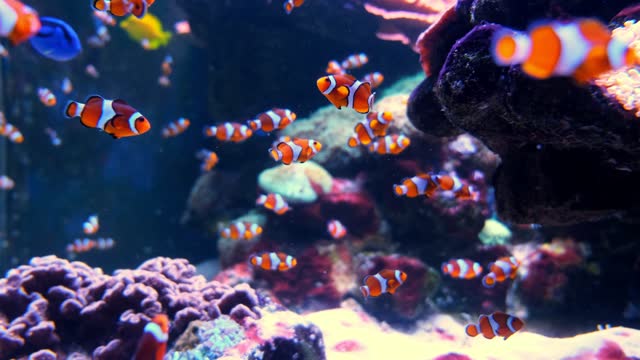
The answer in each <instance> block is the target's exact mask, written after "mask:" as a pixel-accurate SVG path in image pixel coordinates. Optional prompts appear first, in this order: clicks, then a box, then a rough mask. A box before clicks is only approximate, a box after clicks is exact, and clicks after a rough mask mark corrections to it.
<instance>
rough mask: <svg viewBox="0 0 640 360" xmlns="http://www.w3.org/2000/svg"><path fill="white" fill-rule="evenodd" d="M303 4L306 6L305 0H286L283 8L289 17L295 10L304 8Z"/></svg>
mask: <svg viewBox="0 0 640 360" xmlns="http://www.w3.org/2000/svg"><path fill="white" fill-rule="evenodd" d="M302 4H304V0H286V1H285V2H284V4H283V5H282V6H283V7H284V11H285V12H286V13H287V15H289V14H291V12H292V11H293V9H295V8H297V7H300V6H302Z"/></svg>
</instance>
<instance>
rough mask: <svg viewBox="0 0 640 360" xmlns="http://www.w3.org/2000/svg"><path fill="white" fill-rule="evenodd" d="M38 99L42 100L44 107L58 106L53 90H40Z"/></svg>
mask: <svg viewBox="0 0 640 360" xmlns="http://www.w3.org/2000/svg"><path fill="white" fill-rule="evenodd" d="M38 98H39V99H40V102H41V103H42V105H44V106H47V107H51V106H56V104H57V103H58V100H57V99H56V96H55V95H53V93H52V92H51V90H49V89H47V88H39V89H38Z"/></svg>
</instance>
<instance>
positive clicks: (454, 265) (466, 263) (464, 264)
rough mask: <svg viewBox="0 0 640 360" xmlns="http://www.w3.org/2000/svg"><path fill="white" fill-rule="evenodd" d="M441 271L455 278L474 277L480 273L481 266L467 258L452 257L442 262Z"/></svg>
mask: <svg viewBox="0 0 640 360" xmlns="http://www.w3.org/2000/svg"><path fill="white" fill-rule="evenodd" d="M441 269H442V273H443V274H445V275H449V276H451V277H452V278H457V279H467V280H469V279H474V278H477V277H478V276H480V275H482V266H480V264H478V263H477V262H475V261H473V260H469V259H452V260H449V261H447V262H445V263H442V267H441Z"/></svg>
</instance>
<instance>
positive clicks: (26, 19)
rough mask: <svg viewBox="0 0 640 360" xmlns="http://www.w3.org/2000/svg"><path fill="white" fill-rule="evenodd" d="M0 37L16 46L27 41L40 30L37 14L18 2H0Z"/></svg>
mask: <svg viewBox="0 0 640 360" xmlns="http://www.w3.org/2000/svg"><path fill="white" fill-rule="evenodd" d="M0 24H2V26H0V36H2V37H6V38H8V39H9V41H11V45H14V46H16V45H18V44H21V43H22V42H24V41H27V40H29V39H30V38H31V37H33V36H34V35H36V34H37V33H38V32H39V31H40V29H41V28H42V23H41V22H40V17H39V16H38V13H37V12H36V11H35V10H34V9H33V8H31V7H30V6H27V5H25V4H23V3H22V2H20V1H18V0H2V1H0Z"/></svg>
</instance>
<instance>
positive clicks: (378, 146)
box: [369, 134, 411, 155]
mask: <svg viewBox="0 0 640 360" xmlns="http://www.w3.org/2000/svg"><path fill="white" fill-rule="evenodd" d="M410 144H411V140H410V139H409V138H408V137H406V136H404V135H402V134H401V135H387V136H385V137H382V138H378V139H376V140H375V141H374V142H372V143H371V145H369V152H372V153H377V154H379V155H385V154H390V155H398V154H400V153H401V152H403V151H404V150H405V149H406V148H407V147H408V146H409V145H410Z"/></svg>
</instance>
